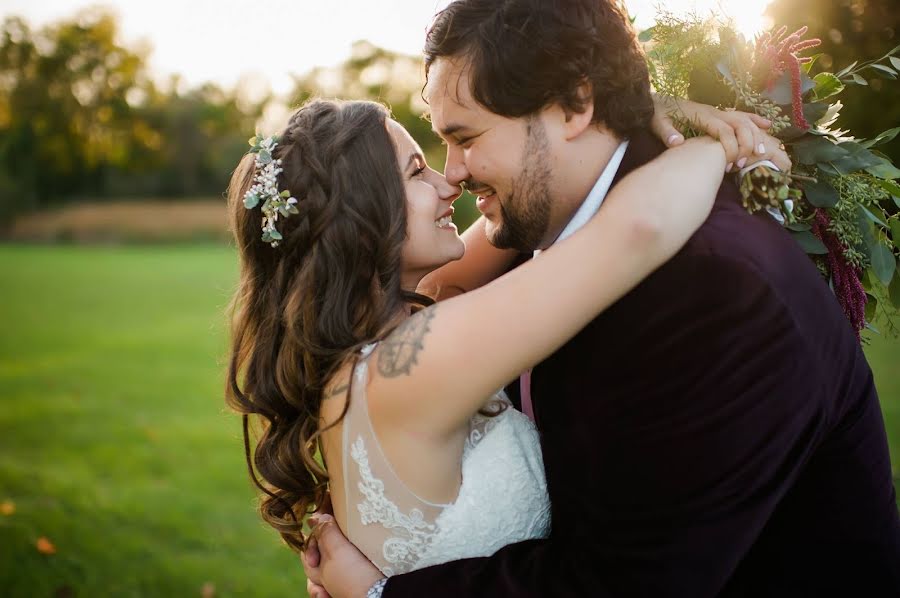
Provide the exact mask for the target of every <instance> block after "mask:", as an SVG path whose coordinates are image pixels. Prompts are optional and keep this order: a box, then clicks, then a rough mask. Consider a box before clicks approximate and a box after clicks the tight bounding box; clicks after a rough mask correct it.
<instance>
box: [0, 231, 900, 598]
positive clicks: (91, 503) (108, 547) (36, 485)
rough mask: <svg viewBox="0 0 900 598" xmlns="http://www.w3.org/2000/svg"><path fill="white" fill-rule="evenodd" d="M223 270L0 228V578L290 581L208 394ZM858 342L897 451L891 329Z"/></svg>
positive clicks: (100, 586)
mask: <svg viewBox="0 0 900 598" xmlns="http://www.w3.org/2000/svg"><path fill="white" fill-rule="evenodd" d="M235 272H236V265H235V259H234V253H233V251H232V250H230V249H228V248H226V247H223V246H214V245H209V246H174V247H147V248H141V247H121V248H120V247H114V248H102V247H93V248H88V247H71V246H69V247H24V246H22V247H20V246H0V273H2V283H0V284H2V291H0V293H2V294H0V331H2V332H0V430H2V433H0V511H2V512H0V595H3V596H8V597H32V596H34V597H43V596H47V597H51V596H60V597H62V596H87V597H95V596H104V597H105V596H161V597H163V596H164V597H171V596H202V595H203V596H254V597H257V596H258V597H265V596H273V597H275V596H277V597H284V596H298V595H303V593H304V591H303V588H304V581H303V576H302V571H301V569H300V567H299V563H298V562H297V559H296V558H295V557H294V556H293V554H292V553H291V552H290V551H289V550H288V549H287V548H285V547H284V546H283V545H281V544H280V541H279V540H278V538H277V536H276V534H275V533H274V532H273V531H271V530H270V529H269V528H268V527H266V526H265V525H264V524H263V523H262V522H261V521H260V520H259V518H258V517H257V515H256V514H255V512H254V510H253V497H254V493H253V491H252V489H251V487H250V484H249V482H248V481H247V476H246V473H245V470H244V464H243V456H242V453H241V443H240V426H239V420H238V418H237V417H236V416H235V415H233V414H231V413H229V412H227V411H226V409H225V407H224V404H223V399H222V385H223V383H222V380H223V366H222V363H223V360H224V355H225V349H226V348H225V333H224V321H225V318H224V316H223V315H222V314H223V310H224V307H225V305H226V303H227V301H228V298H229V295H230V292H231V289H232V285H233V284H234V279H235ZM868 354H869V358H870V361H871V363H872V366H873V368H874V369H875V372H876V378H877V384H878V387H879V390H880V392H881V399H882V403H883V408H884V412H885V417H886V420H887V425H888V433H889V436H890V443H891V449H892V458H893V463H894V464H895V468H896V467H897V466H898V464H900V371H898V369H900V368H898V365H900V343H898V342H897V341H892V342H888V341H884V340H879V341H876V342H875V343H873V345H872V346H871V347H870V348H869V350H868ZM2 503H8V504H6V505H5V506H3V505H2ZM10 507H12V509H13V512H11V513H10V510H11V509H10ZM41 537H46V538H47V539H48V540H49V541H50V542H51V543H52V544H53V545H54V547H55V549H56V551H55V553H54V554H42V553H41V552H40V551H39V550H38V548H37V542H38V539H39V538H41ZM204 586H206V590H205V591H204Z"/></svg>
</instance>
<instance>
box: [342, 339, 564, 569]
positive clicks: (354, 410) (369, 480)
mask: <svg viewBox="0 0 900 598" xmlns="http://www.w3.org/2000/svg"><path fill="white" fill-rule="evenodd" d="M374 348H375V345H374V344H373V345H369V346H367V347H366V348H365V349H363V352H362V355H361V357H360V360H359V363H358V365H357V367H356V371H355V372H354V374H353V375H354V380H353V391H352V395H351V398H350V407H349V409H348V411H347V414H346V416H345V419H344V422H343V470H344V471H343V476H344V488H345V489H346V491H345V493H346V505H345V511H344V512H345V513H346V518H347V530H346V532H347V537H348V538H349V539H350V541H352V542H353V543H354V544H355V545H356V546H357V547H358V548H359V549H360V550H362V552H363V553H364V554H365V555H366V556H367V557H368V558H369V560H371V561H372V562H373V563H375V565H377V566H378V568H379V569H381V571H382V572H383V573H384V574H385V575H387V576H391V575H398V574H401V573H406V572H408V571H413V570H415V569H421V568H423V567H428V566H430V565H436V564H439V563H444V562H447V561H452V560H457V559H462V558H468V557H476V556H488V555H491V554H493V553H494V552H496V551H497V550H498V549H499V548H501V547H503V546H506V545H507V544H512V543H515V542H519V541H522V540H528V539H532V538H542V537H546V536H547V534H548V533H549V530H550V501H549V498H548V496H547V484H546V481H545V478H544V467H543V462H542V460H541V450H540V445H539V440H538V434H537V431H536V430H535V428H534V424H532V422H531V420H529V419H528V418H527V417H526V416H525V415H523V414H522V413H520V412H519V411H516V410H515V409H513V408H512V407H511V406H510V407H509V408H508V409H506V410H505V411H503V412H502V413H501V414H500V415H497V416H495V417H486V416H481V415H478V416H475V417H474V418H472V422H471V427H470V432H469V437H468V439H467V440H466V444H465V449H464V450H463V455H462V484H461V486H460V488H459V493H458V496H457V498H456V500H455V501H453V502H452V503H449V504H435V503H431V502H428V501H426V500H423V499H421V498H419V497H418V496H416V495H415V493H413V492H412V491H411V490H410V489H409V488H408V487H407V486H406V485H405V484H404V483H403V481H402V480H400V479H399V478H398V477H397V475H396V474H395V473H394V471H393V470H392V468H391V465H390V463H389V462H388V460H387V458H386V457H385V455H384V454H383V453H382V451H381V447H380V446H379V444H378V439H377V438H376V437H375V434H374V432H373V430H372V426H371V423H370V420H369V415H368V407H367V401H366V396H365V388H366V381H367V379H368V357H369V356H370V355H371V353H372V351H373V350H374ZM423 400H427V399H424V398H423ZM492 401H500V402H505V403H507V404H508V403H509V399H507V398H506V396H505V394H503V393H502V392H501V393H499V394H498V395H496V396H495V397H494V399H492Z"/></svg>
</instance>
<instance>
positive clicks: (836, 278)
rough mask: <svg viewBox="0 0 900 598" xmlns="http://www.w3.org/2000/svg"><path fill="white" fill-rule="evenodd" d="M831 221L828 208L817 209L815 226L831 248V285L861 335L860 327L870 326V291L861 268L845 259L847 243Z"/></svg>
mask: <svg viewBox="0 0 900 598" xmlns="http://www.w3.org/2000/svg"><path fill="white" fill-rule="evenodd" d="M829 224H831V221H830V220H829V219H828V215H827V214H825V210H822V209H817V210H816V216H815V219H814V220H813V223H812V230H813V233H815V235H816V236H817V237H819V239H821V241H822V243H824V245H825V247H826V248H827V249H828V255H827V256H825V258H826V263H827V264H828V270H829V271H830V272H831V286H832V287H833V288H834V294H835V296H836V297H837V300H838V303H840V304H841V307H842V308H843V310H844V314H845V315H846V316H847V319H848V320H850V324H851V325H852V326H853V331H854V332H856V338H857V339H859V332H860V330H862V329H863V328H865V326H866V301H867V298H866V291H865V289H863V286H862V283H861V282H860V281H859V274H860V272H859V270H857V269H856V268H854V267H853V266H852V265H850V264H849V263H848V262H847V260H845V259H844V247H843V246H842V245H841V242H840V240H839V239H838V238H837V236H836V235H835V234H834V233H832V232H831V231H829V230H828V225H829Z"/></svg>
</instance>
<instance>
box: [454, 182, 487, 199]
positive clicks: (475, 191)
mask: <svg viewBox="0 0 900 598" xmlns="http://www.w3.org/2000/svg"><path fill="white" fill-rule="evenodd" d="M459 186H460V187H462V188H463V189H464V190H465V191H468V192H469V193H471V194H472V195H481V192H483V191H487V190H488V189H490V186H488V185H485V184H484V183H482V182H481V181H478V180H476V179H473V178H468V179H466V180H464V181H462V182H460V184H459Z"/></svg>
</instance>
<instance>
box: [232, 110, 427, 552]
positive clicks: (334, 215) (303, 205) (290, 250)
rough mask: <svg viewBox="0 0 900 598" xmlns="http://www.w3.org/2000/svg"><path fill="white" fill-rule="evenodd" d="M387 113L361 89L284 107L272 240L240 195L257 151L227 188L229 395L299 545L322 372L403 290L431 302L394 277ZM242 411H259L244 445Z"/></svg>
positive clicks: (378, 327)
mask: <svg viewBox="0 0 900 598" xmlns="http://www.w3.org/2000/svg"><path fill="white" fill-rule="evenodd" d="M387 118H388V112H387V109H386V108H384V106H382V105H380V104H376V103H374V102H365V101H326V100H314V101H311V102H309V103H307V104H306V105H304V106H303V107H302V108H300V109H299V110H298V111H297V112H296V113H295V114H294V115H293V117H292V118H291V119H290V122H289V123H288V126H287V128H286V129H285V131H284V132H283V133H282V134H281V136H280V140H279V142H278V146H277V147H276V148H275V150H274V156H273V157H274V158H276V159H281V160H282V164H281V166H282V168H283V171H282V172H281V174H279V175H278V189H288V190H290V193H291V194H292V195H293V196H294V197H296V198H297V200H298V202H297V204H296V205H297V208H298V210H299V214H296V215H291V216H290V217H289V218H284V219H282V220H279V225H278V226H279V232H280V233H281V234H282V236H283V240H282V241H281V243H280V244H279V245H278V247H276V248H273V247H271V246H270V244H269V243H266V242H264V241H262V240H261V237H260V224H261V214H260V211H259V209H250V210H248V209H245V207H244V205H243V197H244V194H245V193H246V191H247V189H248V188H249V187H250V185H251V183H252V178H253V174H254V157H253V155H252V154H248V155H247V156H245V157H244V158H243V159H242V160H241V162H240V164H239V165H238V168H237V169H236V170H235V172H234V174H233V176H232V179H231V183H230V185H229V188H228V203H229V214H230V222H231V227H232V231H233V233H234V238H235V241H236V244H237V248H238V253H239V255H240V280H239V284H238V289H237V291H236V293H235V295H234V298H233V300H232V303H231V307H230V310H231V314H232V322H231V355H230V362H229V366H228V380H227V387H226V401H227V402H228V404H229V405H230V406H231V407H233V408H234V409H235V410H237V411H238V412H239V413H241V414H243V419H244V444H245V452H246V456H247V466H248V468H249V470H250V475H251V478H252V479H253V481H254V483H256V485H257V486H258V487H259V488H260V489H261V490H262V491H263V493H264V494H263V496H262V498H261V502H260V512H261V515H262V517H263V518H264V519H265V520H266V521H267V522H268V523H269V524H270V525H272V526H273V527H274V528H275V529H277V530H278V531H279V532H280V533H281V535H282V537H283V538H284V539H285V541H286V542H287V543H288V544H289V545H290V546H291V547H293V548H295V549H302V548H303V547H304V545H305V542H306V538H305V536H304V534H303V529H302V528H303V520H304V518H305V517H306V516H307V515H308V514H309V513H310V512H312V511H313V510H314V509H315V508H316V507H317V506H318V505H320V504H322V502H323V500H324V499H325V496H326V491H327V481H328V475H327V473H326V472H325V470H324V468H323V467H322V466H321V465H320V464H319V462H318V461H317V459H316V453H317V447H318V442H317V439H318V437H319V435H320V434H321V431H320V430H319V423H320V422H319V407H320V403H321V400H322V398H323V397H322V395H323V391H324V390H325V385H326V383H327V382H328V381H329V380H330V379H331V377H332V375H334V374H335V372H336V371H337V370H338V369H339V368H340V367H341V366H342V365H343V364H345V363H347V362H348V361H351V360H352V359H353V355H355V354H356V352H357V350H358V349H359V348H360V347H362V346H363V345H364V344H366V343H367V342H370V341H371V340H373V339H376V338H379V337H381V336H383V335H384V334H385V332H386V330H387V328H388V327H389V326H390V324H391V322H392V321H393V320H394V318H395V317H396V316H397V314H398V313H399V312H400V311H401V309H402V308H403V306H404V305H405V304H406V303H409V302H412V303H414V304H418V305H423V304H426V303H428V302H429V300H428V299H427V298H425V297H422V296H419V295H416V294H414V293H408V292H404V291H403V290H402V289H401V287H400V273H401V263H400V253H401V247H402V245H403V241H404V239H405V237H406V200H405V195H404V188H403V182H402V178H401V174H400V169H399V167H398V165H397V158H396V151H395V149H394V146H393V143H392V142H391V139H390V137H389V135H388V132H387V130H386V129H385V120H386V119H387ZM251 415H256V416H259V417H258V418H259V420H260V421H261V423H262V425H261V427H260V430H259V433H258V439H257V442H256V447H255V450H253V455H252V458H251V447H250V438H249V429H248V416H251ZM254 470H255V471H254ZM255 472H257V473H258V476H257V475H256V473H255ZM260 478H261V480H260Z"/></svg>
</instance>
